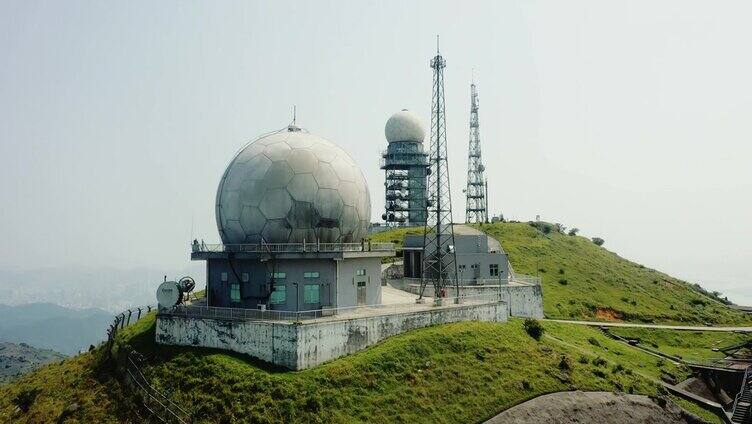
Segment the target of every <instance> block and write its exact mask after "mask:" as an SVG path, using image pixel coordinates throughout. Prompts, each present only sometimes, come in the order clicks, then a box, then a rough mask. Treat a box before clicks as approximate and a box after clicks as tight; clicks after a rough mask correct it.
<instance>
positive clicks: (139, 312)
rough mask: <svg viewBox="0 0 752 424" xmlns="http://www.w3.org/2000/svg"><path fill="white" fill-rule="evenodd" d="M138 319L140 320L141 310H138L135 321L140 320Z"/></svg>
mask: <svg viewBox="0 0 752 424" xmlns="http://www.w3.org/2000/svg"><path fill="white" fill-rule="evenodd" d="M140 319H141V308H138V318H136V320H140Z"/></svg>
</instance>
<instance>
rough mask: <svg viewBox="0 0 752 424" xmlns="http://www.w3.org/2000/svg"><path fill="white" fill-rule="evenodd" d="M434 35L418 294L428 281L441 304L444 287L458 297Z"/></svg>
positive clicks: (438, 56) (440, 74) (440, 70)
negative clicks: (424, 212) (423, 233)
mask: <svg viewBox="0 0 752 424" xmlns="http://www.w3.org/2000/svg"><path fill="white" fill-rule="evenodd" d="M438 47H439V46H438V37H436V57H434V58H433V59H431V68H433V98H432V100H431V147H430V149H429V152H428V154H429V159H428V164H429V172H428V183H427V191H428V200H427V202H426V203H427V207H426V218H427V222H426V232H425V235H424V236H423V272H422V278H421V287H420V297H419V300H418V301H422V299H423V293H424V291H425V289H426V286H427V285H428V284H431V285H433V288H434V297H435V299H436V303H437V304H441V303H442V300H441V298H442V297H446V296H447V292H446V289H447V286H449V287H451V286H454V288H455V296H457V298H459V286H458V281H457V261H456V257H455V252H454V228H453V226H452V198H451V196H450V188H449V166H448V164H447V140H446V116H445V109H444V106H445V102H444V68H445V67H446V61H445V60H444V58H443V57H442V56H441V53H439V48H438Z"/></svg>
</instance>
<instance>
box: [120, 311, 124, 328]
mask: <svg viewBox="0 0 752 424" xmlns="http://www.w3.org/2000/svg"><path fill="white" fill-rule="evenodd" d="M120 315H121V317H120V328H124V327H125V312H123V313H122V314H120Z"/></svg>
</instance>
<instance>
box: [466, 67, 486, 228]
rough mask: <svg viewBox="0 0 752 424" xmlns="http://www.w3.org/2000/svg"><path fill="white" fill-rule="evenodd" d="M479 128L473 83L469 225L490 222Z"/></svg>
mask: <svg viewBox="0 0 752 424" xmlns="http://www.w3.org/2000/svg"><path fill="white" fill-rule="evenodd" d="M478 126H479V125H478V89H477V88H476V87H475V82H474V81H473V82H472V83H471V84H470V145H469V147H468V153H467V188H466V189H465V194H466V196H467V198H466V201H467V202H466V207H465V221H466V222H468V223H471V222H475V223H481V222H488V208H487V205H486V187H487V182H486V179H485V177H484V175H483V171H485V169H486V168H485V166H483V159H482V158H481V151H480V131H479V129H478Z"/></svg>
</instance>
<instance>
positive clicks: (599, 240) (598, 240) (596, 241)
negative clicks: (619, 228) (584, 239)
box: [591, 237, 606, 246]
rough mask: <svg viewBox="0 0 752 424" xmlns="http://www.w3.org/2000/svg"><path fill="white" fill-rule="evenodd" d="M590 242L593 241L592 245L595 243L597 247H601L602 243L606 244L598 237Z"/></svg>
mask: <svg viewBox="0 0 752 424" xmlns="http://www.w3.org/2000/svg"><path fill="white" fill-rule="evenodd" d="M591 240H593V243H595V244H596V245H597V246H603V243H605V242H606V240H603V239H602V238H600V237H593V238H592V239H591Z"/></svg>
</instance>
